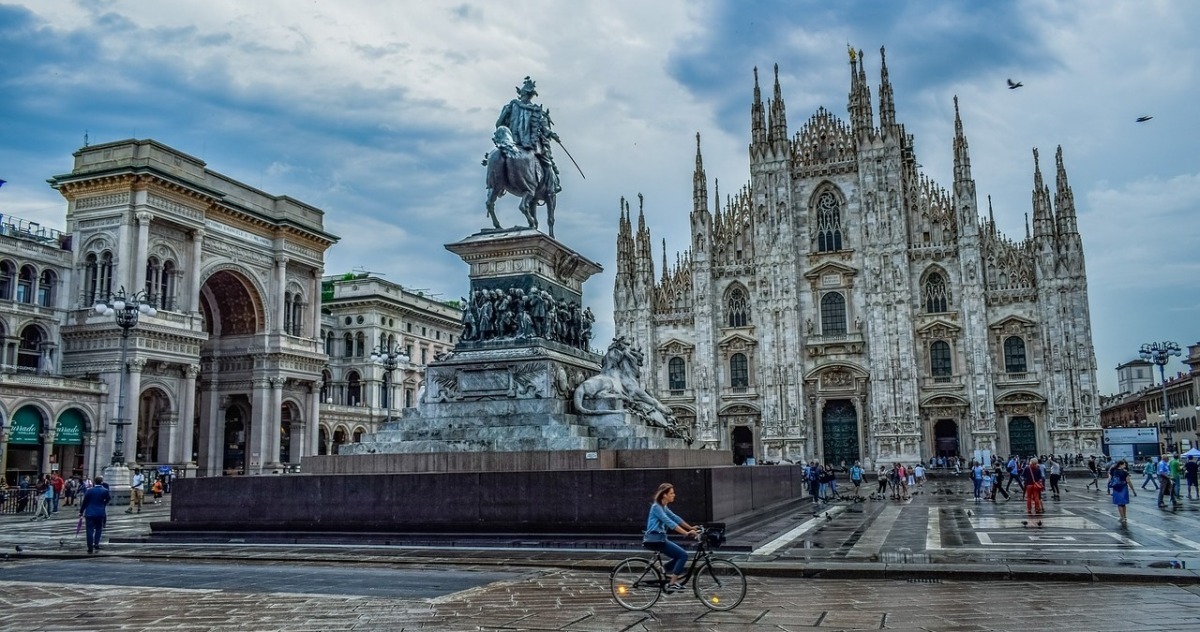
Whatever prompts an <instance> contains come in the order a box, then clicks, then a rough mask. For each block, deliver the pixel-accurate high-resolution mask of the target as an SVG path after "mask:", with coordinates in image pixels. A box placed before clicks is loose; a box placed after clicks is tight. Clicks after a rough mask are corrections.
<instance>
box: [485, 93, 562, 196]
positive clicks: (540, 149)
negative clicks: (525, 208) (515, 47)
mask: <svg viewBox="0 0 1200 632" xmlns="http://www.w3.org/2000/svg"><path fill="white" fill-rule="evenodd" d="M517 94H518V95H519V97H518V98H516V99H513V100H512V101H509V102H508V105H506V106H504V109H502V110H500V118H498V119H496V127H500V126H504V127H507V128H508V130H509V131H510V132H512V137H513V142H514V143H516V145H517V146H518V147H521V148H523V149H528V150H530V151H532V152H533V153H534V155H535V156H537V159H538V162H540V163H542V167H543V168H544V169H545V171H546V190H547V191H553V192H555V193H558V192H559V191H562V187H561V186H560V185H559V180H558V165H556V164H554V155H553V153H552V152H551V148H550V141H552V140H555V141H557V140H559V138H558V134H556V133H554V130H552V129H550V127H551V126H552V125H553V124H554V122H553V121H551V120H550V110H548V109H546V108H543V107H542V106H541V104H540V103H534V102H533V97H536V96H537V84H536V83H535V82H534V81H533V79H530V78H529V77H525V83H523V84H521V87H519V88H517Z"/></svg>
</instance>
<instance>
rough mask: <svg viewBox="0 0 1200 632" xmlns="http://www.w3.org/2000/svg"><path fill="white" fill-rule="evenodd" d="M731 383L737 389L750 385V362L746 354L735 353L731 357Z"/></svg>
mask: <svg viewBox="0 0 1200 632" xmlns="http://www.w3.org/2000/svg"><path fill="white" fill-rule="evenodd" d="M729 385H730V386H732V387H733V388H735V389H738V388H741V389H744V388H747V387H748V386H750V363H749V362H748V361H747V360H746V355H745V354H742V353H735V354H733V356H731V357H730V358H729Z"/></svg>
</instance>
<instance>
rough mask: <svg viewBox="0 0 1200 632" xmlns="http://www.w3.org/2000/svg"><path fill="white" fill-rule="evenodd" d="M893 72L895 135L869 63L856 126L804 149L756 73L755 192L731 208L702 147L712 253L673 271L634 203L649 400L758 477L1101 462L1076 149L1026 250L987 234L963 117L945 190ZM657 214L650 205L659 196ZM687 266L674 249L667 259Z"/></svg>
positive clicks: (639, 337)
mask: <svg viewBox="0 0 1200 632" xmlns="http://www.w3.org/2000/svg"><path fill="white" fill-rule="evenodd" d="M880 53H881V69H880V74H881V82H880V85H879V93H878V94H879V110H878V120H877V121H876V115H875V112H874V111H873V108H872V106H871V91H870V88H869V87H868V85H867V77H866V71H865V68H864V66H865V64H864V63H862V62H863V61H865V60H863V59H862V54H861V52H859V53H858V54H857V55H855V54H852V55H851V60H850V94H849V108H848V109H849V123H847V122H845V121H843V120H841V119H839V118H838V117H836V116H835V115H833V114H832V113H830V112H829V111H827V110H825V109H824V108H821V109H819V110H818V111H817V112H816V113H815V114H814V115H813V116H812V117H811V118H810V119H809V120H808V121H807V122H805V123H804V125H803V126H801V128H800V131H799V132H798V133H796V134H795V135H793V136H789V132H788V128H787V119H786V114H785V110H784V101H783V96H782V92H781V89H780V85H779V73H778V67H776V71H775V85H774V94H773V96H772V98H770V99H768V100H767V102H766V103H765V104H764V102H763V99H762V96H761V91H760V88H759V84H758V73H757V70H756V71H755V77H754V96H753V103H752V104H751V108H750V123H751V140H750V146H749V154H750V182H749V184H747V185H745V186H743V187H742V188H741V189H740V190H738V192H737V193H736V194H735V195H732V196H729V197H728V198H727V199H726V200H725V201H724V203H723V204H722V201H721V200H720V193H719V188H717V186H714V198H716V199H715V200H714V202H715V203H714V204H713V205H712V207H711V208H710V205H709V197H708V191H709V189H708V180H707V176H706V175H705V172H704V167H703V161H702V157H701V152H700V137H699V135H698V134H697V137H696V142H697V147H696V169H695V176H694V181H693V209H692V211H691V218H690V219H691V241H690V247H689V248H688V249H687V250H685V251H683V252H681V253H679V254H678V255H677V257H676V261H675V263H674V264H673V265H668V263H667V257H666V253H665V251H664V253H663V260H662V269H661V270H660V271H658V273H656V271H655V266H654V262H653V258H652V255H651V236H650V231H649V228H648V227H647V226H646V223H645V218H644V214H643V213H641V211H640V209H639V216H638V227H637V231H636V233H635V232H634V230H633V226H632V221H631V216H632V212H631V209H630V208H629V205H628V204H627V203H626V202H625V201H624V200H622V203H621V206H622V209H621V218H620V221H619V228H618V236H617V272H616V281H615V284H614V292H613V293H614V302H615V320H616V331H617V334H618V335H621V336H626V337H628V338H630V339H631V340H633V341H634V343H635V344H637V345H640V346H641V347H642V348H643V349H644V350H645V351H646V356H647V366H646V367H645V368H644V370H645V380H646V381H647V386H648V388H650V389H651V390H652V391H653V392H655V393H657V394H658V395H659V398H660V399H661V400H662V401H663V402H664V403H666V404H668V405H669V406H671V407H672V409H673V410H674V411H675V413H676V415H677V416H678V417H679V418H680V419H683V420H687V421H688V422H690V423H692V424H693V425H694V427H695V432H696V435H697V436H698V437H699V438H700V439H701V440H702V442H703V444H704V445H705V446H708V447H713V448H722V449H731V450H732V451H733V453H734V459H735V461H736V462H743V461H745V460H746V459H748V458H751V457H753V458H755V459H757V460H758V461H759V462H763V461H767V462H771V461H784V460H786V461H792V462H800V461H807V460H820V461H822V462H828V463H834V464H843V463H844V464H846V465H849V464H852V463H853V462H854V461H862V462H863V464H864V465H866V466H877V465H879V464H880V463H886V462H892V461H905V462H908V463H912V462H915V461H918V460H921V461H928V460H929V459H930V458H931V457H935V456H962V457H965V458H967V459H972V458H980V459H987V458H989V457H990V456H993V455H999V456H1007V455H1009V454H1020V455H1022V456H1025V457H1028V456H1030V455H1034V454H1049V453H1058V454H1064V453H1079V452H1082V453H1084V454H1096V453H1098V452H1099V450H1100V439H1101V431H1100V423H1099V408H1098V395H1097V384H1096V360H1095V352H1094V350H1093V345H1092V331H1091V318H1090V314H1089V307H1088V293H1087V274H1086V270H1085V266H1084V255H1083V246H1082V240H1081V237H1080V235H1079V231H1078V229H1077V226H1076V213H1075V205H1074V199H1073V196H1072V193H1071V187H1070V185H1069V184H1068V181H1067V174H1066V170H1065V168H1064V166H1063V157H1062V149H1061V147H1060V148H1059V150H1058V152H1057V154H1056V156H1055V180H1056V182H1055V187H1054V190H1053V191H1052V190H1051V188H1050V186H1049V185H1048V184H1045V183H1044V182H1043V179H1042V171H1041V166H1040V163H1039V161H1038V152H1037V150H1036V149H1035V150H1034V152H1033V162H1034V164H1033V203H1032V206H1033V208H1032V215H1033V226H1032V230H1030V228H1029V225H1028V221H1027V222H1026V230H1025V232H1026V234H1025V237H1024V239H1019V240H1016V239H1012V238H1009V237H1007V236H1005V235H1003V234H1001V233H1000V232H998V231H997V230H996V226H995V221H994V219H993V218H992V214H991V208H990V201H989V203H988V204H989V208H988V216H987V217H986V218H984V217H982V216H981V214H980V212H979V211H980V209H979V200H978V199H977V196H976V191H975V181H974V179H973V178H972V175H971V161H970V156H969V153H968V147H967V139H966V136H965V135H964V133H963V123H962V120H961V117H960V116H959V112H958V100H957V97H956V98H955V102H954V106H955V120H954V129H955V134H954V141H953V151H954V183H953V185H952V187H951V188H950V190H947V189H945V188H943V187H941V186H939V185H937V184H936V183H934V182H933V181H932V180H930V179H929V178H928V177H926V176H925V175H923V174H922V173H921V172H920V170H919V168H920V165H919V164H918V160H917V157H916V154H915V152H914V144H913V137H912V136H911V135H908V134H906V133H905V129H904V126H903V125H902V124H899V123H897V121H896V113H895V105H894V100H893V92H892V86H891V83H890V82H889V80H888V73H887V63H886V59H884V58H883V51H882V50H881V51H880ZM639 197H640V196H639ZM664 248H665V244H664Z"/></svg>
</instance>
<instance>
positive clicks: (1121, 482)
mask: <svg viewBox="0 0 1200 632" xmlns="http://www.w3.org/2000/svg"><path fill="white" fill-rule="evenodd" d="M1108 475H1109V479H1110V480H1111V481H1112V484H1111V487H1112V502H1113V504H1114V505H1116V506H1117V517H1118V518H1120V520H1121V524H1125V523H1126V520H1127V517H1126V513H1125V507H1126V505H1128V504H1129V464H1128V463H1126V462H1125V459H1121V460H1120V461H1117V464H1116V465H1114V466H1113V467H1112V469H1111V470H1109V473H1108Z"/></svg>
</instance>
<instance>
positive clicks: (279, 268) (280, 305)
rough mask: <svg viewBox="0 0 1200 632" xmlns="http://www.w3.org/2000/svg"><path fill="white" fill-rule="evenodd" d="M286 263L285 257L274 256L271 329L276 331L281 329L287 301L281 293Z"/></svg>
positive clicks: (284, 283) (285, 276)
mask: <svg viewBox="0 0 1200 632" xmlns="http://www.w3.org/2000/svg"><path fill="white" fill-rule="evenodd" d="M287 264H288V258H287V257H283V256H279V257H276V258H275V298H274V300H275V325H274V326H273V327H272V328H271V331H273V332H277V333H278V332H282V331H283V320H284V313H285V312H286V311H287V301H285V300H284V295H283V294H284V290H285V289H287Z"/></svg>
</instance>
